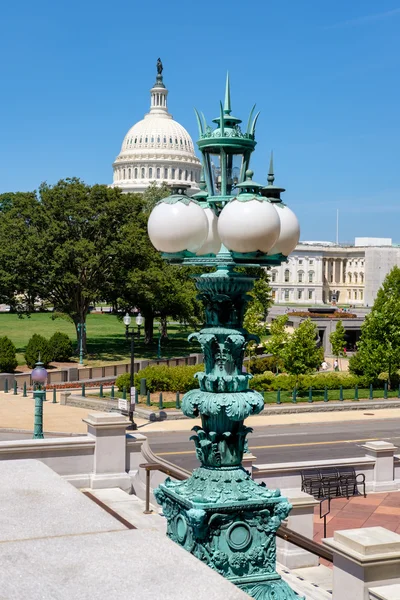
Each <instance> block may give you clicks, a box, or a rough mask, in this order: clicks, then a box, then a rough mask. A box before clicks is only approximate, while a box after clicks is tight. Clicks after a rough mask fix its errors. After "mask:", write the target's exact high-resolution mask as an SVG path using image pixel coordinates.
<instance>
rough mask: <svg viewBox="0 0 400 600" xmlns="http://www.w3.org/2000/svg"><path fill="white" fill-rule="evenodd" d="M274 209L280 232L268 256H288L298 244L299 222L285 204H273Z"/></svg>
mask: <svg viewBox="0 0 400 600" xmlns="http://www.w3.org/2000/svg"><path fill="white" fill-rule="evenodd" d="M274 207H275V209H276V212H277V213H278V217H279V219H280V222H281V232H280V234H279V238H278V241H277V242H276V244H275V246H274V247H273V248H271V250H270V251H269V252H268V254H269V255H272V254H283V255H284V256H289V254H290V253H291V252H293V250H294V249H295V248H296V246H297V244H298V243H299V239H300V225H299V221H298V219H297V217H296V215H295V214H294V212H293V211H292V210H291V209H290V208H289V207H288V206H286V204H283V203H281V202H276V203H274Z"/></svg>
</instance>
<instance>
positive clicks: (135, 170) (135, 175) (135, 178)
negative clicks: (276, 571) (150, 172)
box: [135, 168, 137, 179]
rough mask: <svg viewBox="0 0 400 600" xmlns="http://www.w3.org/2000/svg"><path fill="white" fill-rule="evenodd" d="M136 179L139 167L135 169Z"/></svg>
mask: <svg viewBox="0 0 400 600" xmlns="http://www.w3.org/2000/svg"><path fill="white" fill-rule="evenodd" d="M135 179H137V168H136V169H135Z"/></svg>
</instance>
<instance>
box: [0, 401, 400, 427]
mask: <svg viewBox="0 0 400 600" xmlns="http://www.w3.org/2000/svg"><path fill="white" fill-rule="evenodd" d="M48 398H49V399H48V400H47V402H45V403H44V406H43V422H44V431H45V432H59V433H86V431H87V427H86V424H85V423H83V422H82V419H84V418H86V417H87V415H88V413H89V412H93V411H89V410H87V409H86V408H75V407H73V406H65V405H61V404H60V397H59V393H58V394H57V404H53V403H52V393H48ZM33 418H34V401H33V398H32V395H30V396H29V397H28V398H23V397H22V395H21V394H18V395H16V396H14V395H13V393H12V392H10V393H8V394H5V393H4V392H0V429H24V430H27V431H32V429H33ZM344 418H345V419H346V421H363V420H366V419H371V418H373V419H374V420H378V419H379V420H381V419H399V418H400V408H388V409H380V410H376V411H371V410H369V411H367V412H364V411H362V410H360V411H348V412H346V414H345V415H344V414H343V412H333V411H331V412H325V413H310V412H307V413H304V414H299V413H296V414H282V415H264V414H261V415H257V416H254V417H249V418H248V419H247V420H246V425H248V426H249V427H265V426H267V425H291V424H299V423H334V422H340V421H343V419H344ZM135 422H136V423H137V425H138V427H139V430H140V431H141V433H144V434H145V433H146V431H149V432H150V431H154V432H156V431H160V432H162V431H165V432H166V431H187V432H189V431H190V430H191V429H192V427H194V426H195V425H200V424H201V422H200V419H181V420H178V421H174V420H171V421H168V420H167V421H160V422H149V421H147V420H145V419H140V418H135Z"/></svg>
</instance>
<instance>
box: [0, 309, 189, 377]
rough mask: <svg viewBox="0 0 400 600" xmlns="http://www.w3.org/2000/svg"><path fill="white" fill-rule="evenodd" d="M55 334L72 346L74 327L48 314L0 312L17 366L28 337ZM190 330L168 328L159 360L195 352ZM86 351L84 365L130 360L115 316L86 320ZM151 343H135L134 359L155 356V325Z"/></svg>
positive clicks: (2, 332)
mask: <svg viewBox="0 0 400 600" xmlns="http://www.w3.org/2000/svg"><path fill="white" fill-rule="evenodd" d="M56 331H62V332H64V333H66V334H67V335H69V337H70V338H71V340H72V341H73V342H74V343H76V336H75V327H74V325H73V324H72V323H70V322H69V321H65V320H64V319H55V320H53V319H52V314H51V313H35V314H32V315H31V316H30V317H23V318H19V317H18V315H15V314H10V313H0V335H1V336H4V335H6V336H8V337H9V338H10V339H11V340H12V341H13V343H14V344H15V346H16V348H17V359H18V364H19V365H23V364H25V360H24V356H23V355H24V351H25V348H26V345H27V343H28V341H29V338H30V337H31V336H32V335H33V334H34V333H39V334H40V335H43V336H44V337H46V338H50V337H51V336H52V335H53V333H55V332H56ZM191 331H192V330H191V329H188V328H184V327H181V326H179V325H176V324H174V325H169V326H168V334H169V340H168V341H166V342H162V344H161V356H162V358H170V357H173V356H185V355H187V354H190V353H191V352H199V351H200V346H199V345H198V344H189V342H188V341H187V337H188V335H189V334H190V333H191ZM86 333H87V349H88V354H87V357H85V364H89V365H96V364H99V363H103V362H107V361H108V362H111V361H113V362H116V361H123V360H128V359H129V357H130V340H126V338H125V326H124V325H123V323H122V321H121V320H119V319H118V317H117V316H116V315H111V314H108V313H101V314H91V315H88V316H87V321H86ZM154 335H155V342H154V343H153V344H152V345H150V346H147V345H145V344H144V343H143V330H142V339H141V340H140V341H137V340H135V357H136V358H156V357H157V336H158V324H157V323H156V326H155V329H154Z"/></svg>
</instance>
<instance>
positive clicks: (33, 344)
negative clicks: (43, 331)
mask: <svg viewBox="0 0 400 600" xmlns="http://www.w3.org/2000/svg"><path fill="white" fill-rule="evenodd" d="M39 355H40V360H41V362H42V363H43V364H44V366H45V367H46V366H47V365H48V364H49V362H50V361H51V359H52V357H51V350H50V344H49V342H48V340H46V338H45V337H43V336H42V335H39V334H38V333H34V334H33V336H32V337H31V339H30V340H29V342H28V344H27V346H26V351H25V354H24V357H25V361H26V364H27V365H28V367H31V369H33V367H34V366H35V364H36V363H37V362H38V360H39Z"/></svg>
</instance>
